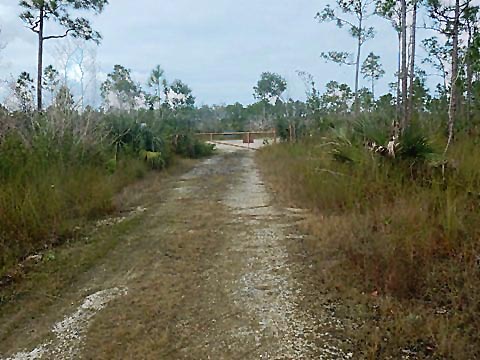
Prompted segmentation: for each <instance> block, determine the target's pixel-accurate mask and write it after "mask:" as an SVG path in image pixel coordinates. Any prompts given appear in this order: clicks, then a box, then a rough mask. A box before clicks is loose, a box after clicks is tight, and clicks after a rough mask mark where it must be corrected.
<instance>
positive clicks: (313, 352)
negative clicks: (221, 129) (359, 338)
mask: <svg viewBox="0 0 480 360" xmlns="http://www.w3.org/2000/svg"><path fill="white" fill-rule="evenodd" d="M242 161H243V162H244V163H243V164H242V169H248V171H245V172H244V173H243V175H242V178H241V179H240V181H239V183H238V184H237V186H234V187H233V188H232V189H230V191H229V193H228V197H227V198H226V199H225V204H226V205H228V206H229V207H230V208H232V210H233V211H234V212H235V213H236V214H237V215H238V217H239V222H243V223H246V224H247V225H248V227H249V229H247V230H246V233H244V234H241V235H242V236H238V239H236V241H235V244H233V246H232V248H231V249H232V251H234V252H235V253H237V254H239V255H238V256H240V254H242V255H241V256H242V258H244V259H245V261H244V268H243V272H242V274H241V276H240V277H239V278H238V279H237V281H236V284H237V288H236V290H235V291H234V293H233V294H232V296H233V301H234V302H235V303H236V304H237V306H239V307H240V308H243V309H245V311H246V312H247V313H249V314H250V316H251V317H252V318H255V319H257V321H258V325H259V327H258V328H259V330H254V329H249V328H247V327H243V328H241V329H235V330H232V333H231V336H233V337H236V338H237V339H239V341H241V338H242V337H244V338H246V337H251V336H254V338H255V342H256V347H257V348H258V350H257V351H256V354H258V356H259V357H256V358H260V359H313V358H315V359H351V358H352V357H353V354H351V353H344V351H342V350H341V349H340V348H339V347H338V346H336V345H338V344H339V342H338V340H337V339H335V338H334V337H333V336H332V335H331V334H330V333H329V331H328V330H327V329H332V330H333V329H341V328H342V324H341V322H340V321H339V320H337V319H335V317H334V316H332V314H331V313H330V312H329V311H328V309H325V312H324V314H312V313H308V312H306V311H304V310H302V309H301V308H300V307H299V306H298V304H299V302H300V301H301V300H302V299H303V295H302V291H301V288H300V286H299V284H298V283H297V281H296V280H295V279H294V276H293V273H294V269H292V266H295V265H294V264H292V263H291V262H289V259H288V252H287V249H286V246H285V243H284V240H285V239H286V238H288V237H289V236H298V235H291V234H289V233H288V232H287V231H288V230H287V229H288V227H286V226H285V224H286V223H288V222H291V218H290V217H291V215H293V217H294V215H295V214H292V212H290V211H285V212H282V211H280V210H277V209H275V208H273V207H272V206H270V204H271V201H272V200H271V197H270V195H269V193H268V191H267V189H266V188H265V186H264V184H263V183H262V182H261V179H260V174H259V171H258V169H257V168H256V166H255V164H254V161H253V159H252V157H251V156H247V157H245V158H244V159H243V160H242Z"/></svg>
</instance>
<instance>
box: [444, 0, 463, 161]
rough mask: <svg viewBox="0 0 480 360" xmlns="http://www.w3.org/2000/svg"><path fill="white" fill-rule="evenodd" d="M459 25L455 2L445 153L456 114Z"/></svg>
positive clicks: (451, 135)
mask: <svg viewBox="0 0 480 360" xmlns="http://www.w3.org/2000/svg"><path fill="white" fill-rule="evenodd" d="M459 23H460V0H456V1H455V20H454V24H453V34H452V80H451V89H450V106H449V109H448V140H447V146H446V147H445V152H447V151H448V148H449V146H450V144H451V143H452V140H453V136H454V127H455V118H456V114H457V98H458V87H457V80H458V32H459V27H460V26H459V25H460V24H459Z"/></svg>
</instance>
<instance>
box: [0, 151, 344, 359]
mask: <svg viewBox="0 0 480 360" xmlns="http://www.w3.org/2000/svg"><path fill="white" fill-rule="evenodd" d="M253 153H254V152H253V151H242V150H240V151H235V152H232V153H225V152H222V153H220V154H219V155H217V156H215V157H214V158H211V159H208V160H206V161H204V162H202V163H201V164H200V165H198V166H197V167H196V168H195V169H194V170H192V171H191V172H189V173H187V174H185V175H184V176H182V177H181V178H179V179H178V180H177V181H175V182H174V183H172V184H171V185H170V187H169V188H167V189H163V194H168V195H165V196H164V197H162V198H161V199H160V198H159V199H158V200H159V201H158V204H156V205H153V206H152V207H153V208H152V209H150V210H149V211H147V212H146V213H145V214H142V215H141V216H144V221H143V223H142V225H141V227H138V228H136V229H133V230H132V233H131V234H125V241H124V242H123V243H122V245H121V246H119V248H118V249H116V250H115V251H114V252H113V253H112V254H110V255H109V258H108V259H104V260H103V261H102V263H101V264H98V267H96V268H95V269H92V274H98V273H99V269H101V272H102V274H101V276H99V277H98V278H96V280H95V283H96V286H95V288H100V290H99V291H100V292H99V294H104V293H102V292H101V291H107V293H108V291H109V290H108V289H115V288H118V289H122V290H121V292H117V293H118V294H117V293H116V294H115V296H110V297H108V298H107V299H104V300H99V301H100V305H99V306H97V307H95V306H89V305H88V301H87V300H88V298H87V299H85V298H84V299H83V303H82V299H79V301H78V303H79V304H83V305H80V306H79V307H78V308H77V309H75V308H72V309H71V310H70V311H68V312H67V315H66V316H65V317H64V318H60V319H58V321H57V322H56V324H52V335H53V336H50V337H49V339H47V340H46V341H44V342H41V343H39V344H38V346H36V347H35V350H33V351H32V349H19V350H21V351H20V352H17V353H14V352H12V353H9V354H7V355H8V356H7V355H5V357H3V359H15V360H17V359H18V360H20V359H49V358H58V359H69V358H88V359H90V358H92V359H113V358H115V359H116V358H118V359H120V358H122V359H348V358H351V357H352V355H351V354H350V353H347V352H345V351H343V350H341V348H342V347H343V344H342V343H341V342H340V341H339V340H337V339H336V336H334V335H332V334H333V333H337V332H338V331H341V327H342V325H341V322H340V321H338V320H337V319H335V318H334V317H333V316H332V314H331V312H329V311H327V309H325V311H323V310H322V309H319V308H318V306H317V307H315V308H312V309H308V308H305V306H304V304H305V301H304V300H305V297H308V296H312V294H311V289H310V290H308V287H306V286H304V284H303V283H302V281H299V280H297V278H298V274H299V273H302V272H303V271H304V267H305V266H306V265H305V264H302V263H299V262H298V261H296V260H295V259H294V258H293V257H292V256H290V253H289V247H288V246H287V244H288V243H289V242H294V241H297V240H298V239H299V238H301V237H302V234H299V233H298V232H297V230H296V227H295V222H296V221H298V220H299V216H300V215H299V214H298V213H297V212H295V211H291V210H288V209H280V208H278V207H276V206H274V205H273V204H272V198H271V195H270V194H269V193H268V191H267V188H266V186H265V185H264V184H263V183H262V180H261V177H260V174H259V171H258V169H257V167H256V164H255V162H254V159H253ZM151 196H155V195H154V193H152V195H151ZM158 196H159V195H158ZM160 200H161V201H160ZM152 203H155V201H152ZM102 284H103V286H102ZM88 285H89V284H88V282H87V283H83V284H79V285H78V286H79V287H86V286H88ZM102 289H103V290H102ZM307 292H309V293H307ZM97 294H98V293H97ZM91 296H93V298H95V294H94V295H91ZM313 296H320V295H317V294H313ZM91 299H92V297H90V300H91ZM95 299H97V298H95ZM85 301H87V305H85ZM300 304H302V306H300ZM90 305H91V304H90ZM82 306H83V310H82ZM49 311H55V308H54V306H52V309H50V310H49ZM78 318H81V320H78ZM62 319H63V320H62ZM72 319H73V320H72ZM75 319H77V320H75ZM62 324H63V325H65V324H73V325H72V327H73V328H74V333H73V335H72V333H71V332H70V334H71V336H70V337H65V336H63V337H62V336H61V335H59V334H58V329H61V328H62ZM64 327H65V326H64ZM55 331H57V332H55ZM60 343H61V344H62V346H58V344H60ZM53 349H54V350H53ZM54 351H55V352H54ZM53 355H54V356H53ZM52 356H53V357H52ZM1 358H2V357H1V356H0V359H1Z"/></svg>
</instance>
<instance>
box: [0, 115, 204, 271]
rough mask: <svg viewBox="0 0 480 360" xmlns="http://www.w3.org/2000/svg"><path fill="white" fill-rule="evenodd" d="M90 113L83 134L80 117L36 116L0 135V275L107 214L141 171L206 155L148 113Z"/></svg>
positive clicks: (199, 145)
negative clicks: (54, 120)
mask: <svg viewBox="0 0 480 360" xmlns="http://www.w3.org/2000/svg"><path fill="white" fill-rule="evenodd" d="M95 115H96V117H97V119H96V123H95V126H90V127H88V128H85V129H84V130H82V129H79V128H77V127H76V126H77V124H81V123H82V121H83V122H86V121H85V119H83V118H82V116H83V115H78V114H77V116H76V117H74V118H72V119H69V118H62V122H61V123H62V126H61V127H60V126H58V125H55V124H53V125H52V121H51V119H50V118H49V116H51V115H48V114H47V116H43V115H38V116H35V117H33V118H32V119H30V120H31V121H30V122H31V124H33V125H29V126H25V127H23V128H21V129H17V130H16V131H11V132H9V133H8V134H7V135H6V136H5V137H3V138H0V277H1V276H2V274H4V273H5V271H6V270H7V269H9V268H10V267H11V266H12V265H14V264H15V263H16V262H17V261H18V260H19V259H22V258H24V257H26V256H28V255H30V254H32V253H34V252H36V251H40V250H42V249H44V248H47V247H49V246H53V245H55V244H58V243H59V242H62V241H64V240H65V239H68V238H70V237H71V235H72V232H74V231H75V229H76V228H78V227H79V226H81V225H82V224H83V223H84V222H85V221H88V220H90V219H94V218H98V217H101V216H103V215H106V214H109V213H111V212H113V211H114V210H115V209H114V205H113V198H114V195H115V194H116V193H118V192H119V191H120V190H121V189H122V188H123V187H125V185H127V184H129V183H131V182H132V181H134V180H136V179H138V178H140V177H142V176H143V175H144V174H145V173H146V171H147V170H151V169H153V170H156V169H163V168H164V167H166V166H169V165H170V164H171V163H172V162H173V160H174V156H185V157H192V158H197V157H201V156H207V155H210V154H211V153H212V151H213V147H212V146H210V145H207V144H204V143H202V142H199V141H198V140H196V139H195V138H194V137H193V136H192V135H189V132H188V129H174V130H175V132H173V131H172V130H170V129H168V128H167V129H165V128H164V126H163V125H162V124H159V123H158V122H155V119H154V118H153V115H152V114H150V115H149V113H147V115H149V116H150V117H151V118H141V119H140V118H137V117H136V116H140V115H141V114H140V115H135V114H133V115H127V114H108V115H103V114H95ZM85 116H89V114H86V115H85ZM1 121H2V119H1V118H0V123H1ZM173 123H174V122H173ZM59 129H60V130H61V131H60V130H59ZM0 135H2V134H0Z"/></svg>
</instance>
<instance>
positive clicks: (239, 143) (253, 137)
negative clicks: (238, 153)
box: [196, 130, 277, 150]
mask: <svg viewBox="0 0 480 360" xmlns="http://www.w3.org/2000/svg"><path fill="white" fill-rule="evenodd" d="M196 136H198V137H200V138H202V139H203V140H205V141H207V142H209V143H212V144H218V145H223V146H232V147H237V148H243V149H249V150H258V149H259V148H261V147H263V146H265V145H267V144H269V143H270V142H272V143H276V142H277V133H276V131H275V130H271V131H232V132H205V133H197V134H196Z"/></svg>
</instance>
